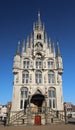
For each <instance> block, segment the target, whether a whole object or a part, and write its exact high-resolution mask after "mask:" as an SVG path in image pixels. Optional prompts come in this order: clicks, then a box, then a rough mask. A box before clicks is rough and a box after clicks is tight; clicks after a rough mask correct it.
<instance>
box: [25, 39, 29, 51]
mask: <svg viewBox="0 0 75 130" xmlns="http://www.w3.org/2000/svg"><path fill="white" fill-rule="evenodd" d="M28 47H29V37H27V41H26V52H27V50H28Z"/></svg>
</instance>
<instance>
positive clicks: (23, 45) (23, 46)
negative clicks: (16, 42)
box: [22, 40, 25, 53]
mask: <svg viewBox="0 0 75 130" xmlns="http://www.w3.org/2000/svg"><path fill="white" fill-rule="evenodd" d="M23 52H25V40H23V43H22V53H23Z"/></svg>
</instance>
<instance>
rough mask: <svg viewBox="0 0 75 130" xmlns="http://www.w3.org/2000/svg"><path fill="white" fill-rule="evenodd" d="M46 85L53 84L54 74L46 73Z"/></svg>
mask: <svg viewBox="0 0 75 130" xmlns="http://www.w3.org/2000/svg"><path fill="white" fill-rule="evenodd" d="M48 83H55V75H54V72H49V73H48Z"/></svg>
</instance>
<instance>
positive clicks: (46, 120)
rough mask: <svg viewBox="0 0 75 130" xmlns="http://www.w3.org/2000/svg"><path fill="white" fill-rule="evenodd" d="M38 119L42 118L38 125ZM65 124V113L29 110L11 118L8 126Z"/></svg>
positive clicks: (48, 110) (47, 109)
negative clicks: (36, 121)
mask: <svg viewBox="0 0 75 130" xmlns="http://www.w3.org/2000/svg"><path fill="white" fill-rule="evenodd" d="M35 117H36V118H35ZM37 117H40V122H39V123H38V124H36V123H35V119H37ZM64 122H65V120H64V114H63V112H57V111H54V110H51V109H49V108H46V109H45V111H43V112H37V113H34V112H33V111H31V108H27V109H26V111H24V110H22V111H19V112H17V113H16V114H14V115H13V116H10V118H9V119H8V120H7V124H8V125H46V124H59V123H64Z"/></svg>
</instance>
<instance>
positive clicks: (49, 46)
mask: <svg viewBox="0 0 75 130" xmlns="http://www.w3.org/2000/svg"><path fill="white" fill-rule="evenodd" d="M49 49H50V52H51V39H50V38H49Z"/></svg>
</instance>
